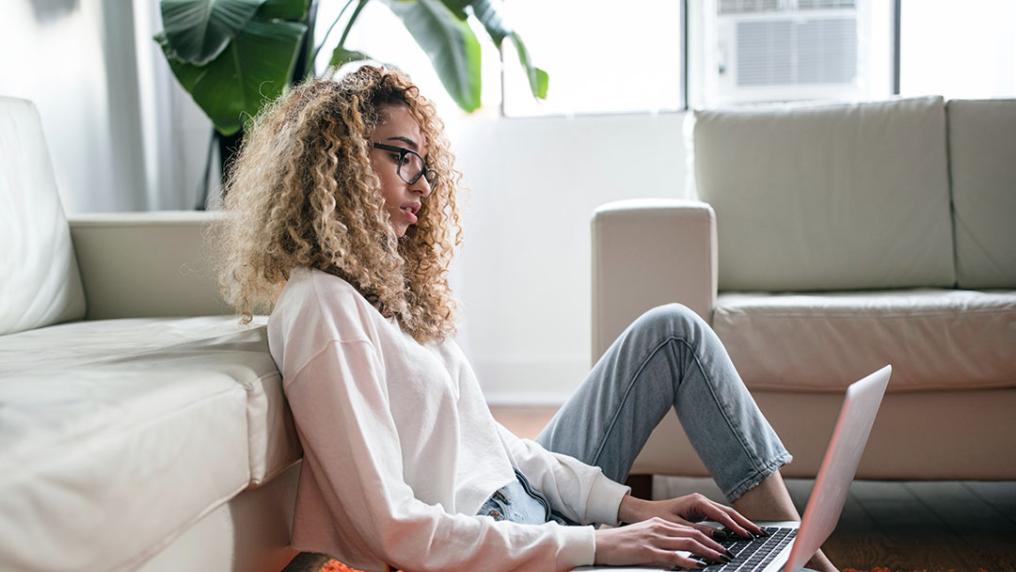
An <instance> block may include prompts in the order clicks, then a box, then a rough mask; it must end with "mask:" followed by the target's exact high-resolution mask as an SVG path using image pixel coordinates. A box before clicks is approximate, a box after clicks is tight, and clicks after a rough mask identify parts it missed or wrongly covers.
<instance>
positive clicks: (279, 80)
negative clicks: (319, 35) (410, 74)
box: [154, 0, 548, 210]
mask: <svg viewBox="0 0 1016 572" xmlns="http://www.w3.org/2000/svg"><path fill="white" fill-rule="evenodd" d="M369 1H370V0H346V3H345V5H344V6H343V8H342V10H341V12H340V13H339V15H338V16H337V17H336V18H335V20H334V21H333V22H332V24H331V26H330V27H329V28H328V33H326V34H325V37H324V38H323V39H322V41H321V42H320V43H319V44H317V45H315V42H314V37H313V34H314V28H315V24H316V20H317V2H318V0H161V2H160V9H161V12H162V22H163V28H164V30H163V31H162V32H161V33H159V34H157V35H156V36H155V38H154V39H155V41H156V42H158V44H159V46H160V47H161V48H162V51H163V54H164V55H165V56H166V59H167V61H168V62H169V65H170V68H171V69H172V71H173V74H174V75H175V76H176V78H177V80H178V81H179V82H180V85H181V86H182V87H183V88H184V89H185V90H186V91H187V92H188V93H190V94H191V96H192V97H193V98H194V101H195V102H196V103H197V104H198V106H199V107H200V108H201V109H202V110H203V111H204V112H205V114H206V115H207V116H208V118H209V119H210V120H211V121H212V124H213V126H214V128H213V133H212V137H213V142H212V144H210V145H209V163H208V164H206V168H205V180H204V181H203V182H202V191H201V192H200V196H199V199H198V201H199V202H198V205H197V207H196V208H197V209H198V210H202V209H204V204H205V199H206V195H207V179H208V173H209V171H210V166H211V162H210V159H211V151H212V148H213V147H214V142H215V141H217V142H218V144H219V150H220V153H219V157H220V164H221V166H222V167H223V168H222V171H221V172H222V173H223V177H225V174H226V172H227V169H226V166H227V165H228V163H229V161H230V160H231V157H232V155H233V154H234V153H235V152H236V149H237V147H238V146H239V141H240V139H241V138H242V136H243V125H244V122H245V121H246V120H249V118H251V117H254V116H255V115H257V113H258V112H259V111H260V110H261V108H262V107H263V106H264V105H265V104H266V103H268V102H270V101H272V100H274V99H275V98H277V97H279V96H280V95H282V93H283V92H284V91H285V89H286V88H287V87H288V86H289V85H292V84H294V83H296V82H299V81H302V80H303V79H305V78H307V77H311V76H317V77H321V76H327V77H331V76H332V75H334V74H335V72H336V71H337V70H338V69H339V68H340V67H341V66H342V65H344V64H346V63H349V62H354V61H358V60H367V59H372V58H371V57H370V56H369V55H368V54H365V53H363V52H361V51H357V50H351V49H349V48H347V47H346V39H347V38H348V36H349V31H350V29H351V28H352V27H353V25H354V24H355V23H356V21H357V18H358V16H359V15H360V13H361V11H362V10H363V8H364V6H366V5H367V2H369ZM378 1H381V2H383V3H384V4H385V5H386V6H387V7H388V8H389V9H391V11H392V12H393V13H394V14H395V15H396V16H398V17H399V18H400V19H401V21H402V23H403V25H405V27H406V29H407V30H408V31H409V33H410V34H411V35H412V36H413V38H414V39H415V40H416V42H417V43H418V44H419V45H420V47H421V48H423V49H424V51H425V52H426V53H427V55H428V57H429V58H430V60H431V63H432V65H433V66H434V69H435V71H436V72H437V74H438V77H439V78H440V79H441V82H442V84H443V85H444V87H445V89H446V90H447V91H448V93H449V95H451V97H452V99H454V100H455V102H456V104H458V105H459V107H461V108H462V109H463V110H465V111H467V112H472V111H474V110H476V109H477V108H479V107H480V90H481V82H480V77H481V68H480V42H479V41H478V39H477V38H476V35H475V34H473V32H472V30H471V29H470V27H469V24H468V20H469V18H476V19H477V21H479V22H480V23H481V24H482V25H483V28H484V29H485V30H486V32H487V34H488V35H489V36H490V38H491V40H492V41H493V42H494V45H495V46H496V47H497V48H498V49H500V48H501V45H502V43H503V42H504V41H505V40H509V41H511V42H512V43H513V44H514V45H515V48H516V51H517V52H518V55H519V60H520V64H521V65H522V66H523V68H524V69H525V71H526V75H527V77H528V79H529V87H530V90H531V91H532V93H533V95H534V97H537V98H540V99H543V98H546V94H547V85H548V76H547V73H546V72H545V71H544V70H542V69H540V68H537V67H535V66H534V65H532V63H531V61H530V59H529V54H528V51H527V50H526V48H525V45H524V43H523V42H522V39H521V38H520V37H519V35H518V34H517V33H516V32H515V31H514V30H513V29H511V28H510V27H509V26H508V25H506V23H505V22H504V20H503V18H502V16H501V13H500V12H499V11H498V9H497V7H496V5H495V0H378ZM350 9H351V10H352V12H350V15H349V17H348V19H347V20H346V22H345V27H344V29H343V31H342V35H341V36H340V38H339V40H338V43H337V44H336V45H335V47H334V48H332V56H331V58H330V60H329V64H328V66H327V67H326V69H325V70H323V71H322V72H321V73H320V74H318V73H317V72H316V70H315V66H314V61H315V59H316V56H317V54H318V52H319V51H320V50H321V49H323V48H324V46H325V43H326V42H327V41H328V36H329V35H330V33H331V31H332V29H333V28H334V27H335V26H336V24H338V23H339V21H340V20H342V18H343V16H345V14H346V13H347V12H348V11H349V10H350Z"/></svg>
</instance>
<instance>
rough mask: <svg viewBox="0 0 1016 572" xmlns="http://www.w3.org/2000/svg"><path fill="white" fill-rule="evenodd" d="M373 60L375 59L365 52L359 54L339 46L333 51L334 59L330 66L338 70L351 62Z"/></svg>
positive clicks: (329, 62) (330, 61) (329, 63)
mask: <svg viewBox="0 0 1016 572" xmlns="http://www.w3.org/2000/svg"><path fill="white" fill-rule="evenodd" d="M371 59H374V58H372V57H370V56H368V55H367V54H365V53H363V52H358V51H356V50H347V49H346V48H343V47H342V46H338V47H336V48H335V49H334V50H333V51H332V59H331V60H329V61H328V66H329V67H332V68H334V69H335V70H338V69H339V68H341V67H342V66H344V65H346V64H348V63H349V62H356V61H360V60H371Z"/></svg>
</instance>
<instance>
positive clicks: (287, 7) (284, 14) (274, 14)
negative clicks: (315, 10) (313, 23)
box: [254, 0, 310, 22]
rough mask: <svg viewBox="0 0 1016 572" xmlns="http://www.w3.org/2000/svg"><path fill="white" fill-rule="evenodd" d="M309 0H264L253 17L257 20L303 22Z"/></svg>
mask: <svg viewBox="0 0 1016 572" xmlns="http://www.w3.org/2000/svg"><path fill="white" fill-rule="evenodd" d="M309 8H310V0H266V1H265V3H264V4H262V5H261V8H259V9H258V11H257V14H255V15H254V17H255V18H257V19H259V20H272V19H274V18H278V19H280V20H289V21H290V22H303V21H304V20H306V19H307V10H308V9H309Z"/></svg>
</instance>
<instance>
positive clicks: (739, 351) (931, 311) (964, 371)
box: [713, 289, 1016, 392]
mask: <svg viewBox="0 0 1016 572" xmlns="http://www.w3.org/2000/svg"><path fill="white" fill-rule="evenodd" d="M713 327H714V328H715V330H716V333H717V334H718V335H719V336H720V339H722V340H723V342H724V344H725V345H726V347H727V350H728V352H729V353H730V357H731V359H732V360H733V361H734V364H735V365H736V366H737V369H738V372H740V374H741V377H742V378H743V379H744V381H745V383H746V384H747V385H748V387H749V388H752V389H769V390H787V391H798V390H800V391H837V392H840V391H843V390H844V389H845V388H846V387H847V385H849V384H850V383H852V382H854V381H856V380H858V379H860V378H861V377H862V376H864V375H866V374H868V373H871V372H873V371H875V370H876V369H878V368H880V367H882V366H884V365H886V364H887V363H889V364H892V366H893V379H892V382H891V383H890V384H889V389H888V391H920V390H936V389H944V390H955V389H982V388H1004V387H1016V359H1014V355H1016V353H1014V351H1016V291H992V292H976V291H970V290H938V289H920V290H895V291H872V292H850V293H824V294H762V293H725V294H721V295H720V296H719V297H718V300H717V305H716V308H715V311H714V314H713Z"/></svg>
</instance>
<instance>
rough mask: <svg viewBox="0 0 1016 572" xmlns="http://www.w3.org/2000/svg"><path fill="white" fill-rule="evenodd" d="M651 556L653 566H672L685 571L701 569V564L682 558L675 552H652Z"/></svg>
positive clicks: (691, 559)
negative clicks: (653, 560) (654, 561)
mask: <svg viewBox="0 0 1016 572" xmlns="http://www.w3.org/2000/svg"><path fill="white" fill-rule="evenodd" d="M652 554H653V556H654V558H655V560H656V563H653V565H654V566H656V565H660V564H662V565H664V566H673V567H675V568H684V569H686V570H699V569H701V568H702V567H703V565H702V562H700V561H699V560H695V559H694V558H688V557H687V556H682V555H680V554H678V553H676V552H672V551H668V550H654V551H653V552H652Z"/></svg>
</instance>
